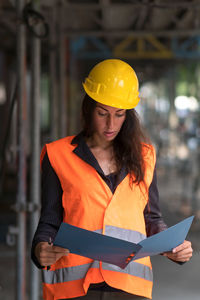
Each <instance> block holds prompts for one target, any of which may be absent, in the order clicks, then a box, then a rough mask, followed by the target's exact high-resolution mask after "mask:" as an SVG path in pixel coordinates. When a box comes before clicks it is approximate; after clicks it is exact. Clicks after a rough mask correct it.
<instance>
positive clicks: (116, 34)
mask: <svg viewBox="0 0 200 300" xmlns="http://www.w3.org/2000/svg"><path fill="white" fill-rule="evenodd" d="M63 33H64V34H65V36H67V37H68V38H72V37H79V36H85V37H109V38H120V37H127V36H129V37H146V36H148V35H153V36H155V37H163V38H164V37H166V38H170V37H171V38H172V37H183V38H184V37H190V36H197V35H200V29H187V30H160V31H152V30H136V31H134V30H106V31H104V30H72V29H70V30H69V29H67V28H66V29H64V32H63Z"/></svg>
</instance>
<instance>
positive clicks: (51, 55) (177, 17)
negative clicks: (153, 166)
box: [0, 0, 200, 300]
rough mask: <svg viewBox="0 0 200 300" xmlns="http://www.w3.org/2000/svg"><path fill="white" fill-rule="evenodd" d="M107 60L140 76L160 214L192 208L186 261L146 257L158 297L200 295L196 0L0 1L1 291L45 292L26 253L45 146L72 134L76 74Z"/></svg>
mask: <svg viewBox="0 0 200 300" xmlns="http://www.w3.org/2000/svg"><path fill="white" fill-rule="evenodd" d="M106 58H119V59H122V60H124V61H126V62H128V63H129V64H130V65H131V66H132V67H133V68H134V70H135V71H136V73H137V75H138V78H139V82H140V98H141V101H140V103H139V105H138V107H137V111H138V113H139V115H140V118H141V121H142V123H143V125H144V126H145V128H146V130H147V132H148V134H149V136H150V137H151V139H152V143H153V144H154V145H155V147H156V151H157V172H158V185H159V193H160V206H161V210H162V213H163V216H164V218H165V221H166V223H167V224H168V225H169V226H171V225H174V224H176V223H177V222H178V221H181V220H182V219H184V218H186V217H188V216H191V215H194V216H195V219H194V222H193V224H192V227H191V230H190V232H189V235H188V239H190V240H191V241H192V243H193V248H194V255H193V258H192V260H191V261H190V262H188V263H186V264H184V265H183V266H179V265H177V264H175V263H172V262H171V261H169V260H167V259H166V258H164V257H161V256H156V257H153V259H152V262H153V268H154V274H155V275H154V277H155V279H154V280H155V284H154V290H153V299H154V300H168V299H175V300H179V299H180V300H188V299H192V300H197V299H199V295H200V288H199V270H200V255H199V254H200V177H199V175H200V1H199V0H183V1H178V0H173V1H172V0H165V1H164V0H140V1H139V0H138V1H137V0H124V1H123V0H93V1H92V0H35V1H25V0H0V122H1V126H0V151H1V152H0V153H1V155H0V299H6V300H12V299H17V300H25V299H26V300H29V299H31V300H39V299H42V295H41V278H40V273H39V272H38V270H37V269H36V268H35V267H34V266H33V264H32V263H31V261H30V245H31V240H32V237H33V234H34V231H35V229H36V226H37V222H38V217H39V212H40V169H39V156H40V151H41V148H42V145H44V143H47V142H50V141H53V140H55V139H58V138H61V137H64V136H65V135H71V134H76V133H78V132H79V130H80V106H81V102H82V99H83V96H84V91H83V88H82V82H83V81H84V78H85V77H86V76H87V75H88V72H89V71H90V69H91V68H92V67H93V66H94V65H95V64H96V63H97V62H99V61H101V60H103V59H106Z"/></svg>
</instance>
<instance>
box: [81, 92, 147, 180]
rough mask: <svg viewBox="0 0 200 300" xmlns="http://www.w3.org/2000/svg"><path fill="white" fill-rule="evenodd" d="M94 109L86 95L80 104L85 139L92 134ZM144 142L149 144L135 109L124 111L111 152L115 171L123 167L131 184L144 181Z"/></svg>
mask: <svg viewBox="0 0 200 300" xmlns="http://www.w3.org/2000/svg"><path fill="white" fill-rule="evenodd" d="M95 107H96V101H94V100H93V99H91V98H90V97H89V96H88V95H87V94H86V95H85V97H84V99H83V103H82V122H83V132H84V135H85V136H86V137H87V138H88V137H90V136H92V134H93V132H94V128H93V126H92V118H93V111H94V109H95ZM144 142H145V143H146V142H148V143H149V139H148V138H147V136H146V134H145V133H144V129H143V128H142V126H141V124H140V120H139V116H138V114H137V112H136V111H135V109H129V110H126V119H125V121H124V123H123V125H122V127H121V130H120V132H119V133H118V135H117V136H116V138H115V139H114V141H113V150H114V155H115V160H116V165H117V168H118V170H117V171H118V172H119V170H120V169H121V168H122V166H125V167H126V168H127V171H128V172H129V174H130V178H131V183H133V182H134V183H140V182H141V181H144V172H145V169H144V159H143V155H142V147H143V143H144Z"/></svg>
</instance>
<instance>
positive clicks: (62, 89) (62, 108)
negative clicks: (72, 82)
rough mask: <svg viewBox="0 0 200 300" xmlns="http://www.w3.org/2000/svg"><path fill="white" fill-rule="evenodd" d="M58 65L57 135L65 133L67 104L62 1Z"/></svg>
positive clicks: (60, 4) (60, 5)
mask: <svg viewBox="0 0 200 300" xmlns="http://www.w3.org/2000/svg"><path fill="white" fill-rule="evenodd" d="M57 16H58V20H59V22H58V24H59V28H58V31H59V32H58V66H59V76H58V78H59V87H58V88H59V91H58V96H59V122H60V123H59V137H64V136H65V135H66V126H67V105H66V86H65V84H66V82H65V80H66V72H65V71H66V42H65V35H64V32H63V22H62V20H63V3H62V1H59V3H58V15H57Z"/></svg>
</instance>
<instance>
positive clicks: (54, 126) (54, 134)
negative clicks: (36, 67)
mask: <svg viewBox="0 0 200 300" xmlns="http://www.w3.org/2000/svg"><path fill="white" fill-rule="evenodd" d="M49 25H50V37H49V39H50V55H49V67H50V123H51V125H50V126H51V129H50V131H51V140H52V141H53V140H56V139H57V138H58V131H59V130H58V127H59V126H58V125H59V121H58V120H59V118H58V101H57V100H58V99H57V94H58V93H57V85H58V79H57V45H56V10H55V9H52V12H51V22H50V24H49Z"/></svg>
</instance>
